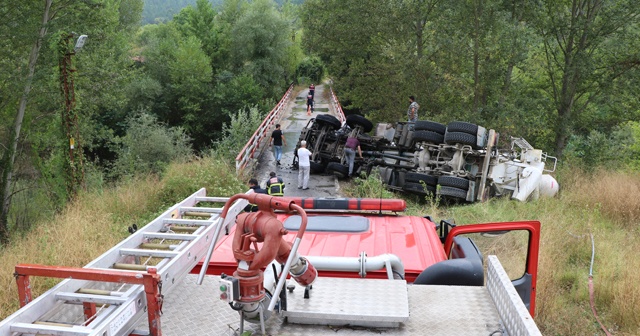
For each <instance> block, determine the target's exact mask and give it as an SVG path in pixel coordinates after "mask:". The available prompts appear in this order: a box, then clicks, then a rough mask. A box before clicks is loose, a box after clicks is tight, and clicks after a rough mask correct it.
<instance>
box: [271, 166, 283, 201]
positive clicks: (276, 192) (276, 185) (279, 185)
mask: <svg viewBox="0 0 640 336" xmlns="http://www.w3.org/2000/svg"><path fill="white" fill-rule="evenodd" d="M267 193H269V195H271V196H284V181H283V180H282V178H280V177H278V176H276V173H274V172H271V173H269V180H268V181H267Z"/></svg>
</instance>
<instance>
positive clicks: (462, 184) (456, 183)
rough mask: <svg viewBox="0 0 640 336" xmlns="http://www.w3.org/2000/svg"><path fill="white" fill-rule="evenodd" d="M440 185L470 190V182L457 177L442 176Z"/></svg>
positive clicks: (439, 180)
mask: <svg viewBox="0 0 640 336" xmlns="http://www.w3.org/2000/svg"><path fill="white" fill-rule="evenodd" d="M438 184H439V185H441V186H443V187H454V188H458V189H462V190H469V180H467V179H464V178H461V177H456V176H440V177H439V178H438Z"/></svg>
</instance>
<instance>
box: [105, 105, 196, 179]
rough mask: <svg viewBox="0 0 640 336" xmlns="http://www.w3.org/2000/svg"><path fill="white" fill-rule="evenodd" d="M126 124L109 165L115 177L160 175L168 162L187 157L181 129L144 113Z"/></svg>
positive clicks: (189, 150)
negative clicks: (164, 123)
mask: <svg viewBox="0 0 640 336" xmlns="http://www.w3.org/2000/svg"><path fill="white" fill-rule="evenodd" d="M127 125H128V127H127V134H126V135H125V136H124V137H123V138H121V139H119V142H120V144H121V147H120V148H119V150H118V158H117V159H116V161H115V163H114V165H113V171H112V174H113V175H115V176H116V177H117V176H133V175H134V174H135V173H161V172H162V171H163V170H164V168H165V167H166V166H167V165H168V164H169V162H171V161H172V160H177V159H181V158H185V157H187V156H188V155H190V154H191V147H190V146H189V138H188V137H187V136H186V135H185V133H184V131H183V130H182V128H179V127H175V128H170V127H167V126H165V125H163V124H160V123H158V122H157V121H156V119H155V117H153V116H151V115H149V114H147V113H141V114H139V115H137V116H135V117H132V118H130V119H129V120H128V122H127Z"/></svg>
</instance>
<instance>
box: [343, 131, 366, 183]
mask: <svg viewBox="0 0 640 336" xmlns="http://www.w3.org/2000/svg"><path fill="white" fill-rule="evenodd" d="M356 149H357V150H358V154H359V155H360V158H361V159H362V149H360V141H358V138H356V137H354V136H353V135H349V137H348V138H347V143H345V144H344V156H345V157H346V158H347V162H348V163H349V176H351V175H353V162H354V161H355V159H356Z"/></svg>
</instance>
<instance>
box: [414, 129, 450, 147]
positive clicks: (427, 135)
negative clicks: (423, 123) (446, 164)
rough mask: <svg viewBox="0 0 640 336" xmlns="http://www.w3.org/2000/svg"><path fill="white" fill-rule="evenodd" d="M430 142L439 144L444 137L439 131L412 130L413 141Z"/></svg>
mask: <svg viewBox="0 0 640 336" xmlns="http://www.w3.org/2000/svg"><path fill="white" fill-rule="evenodd" d="M423 141H424V142H431V143H433V144H436V145H438V144H441V143H442V141H444V137H443V136H442V134H440V133H436V132H433V131H414V132H413V143H414V144H415V143H417V142H423Z"/></svg>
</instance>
